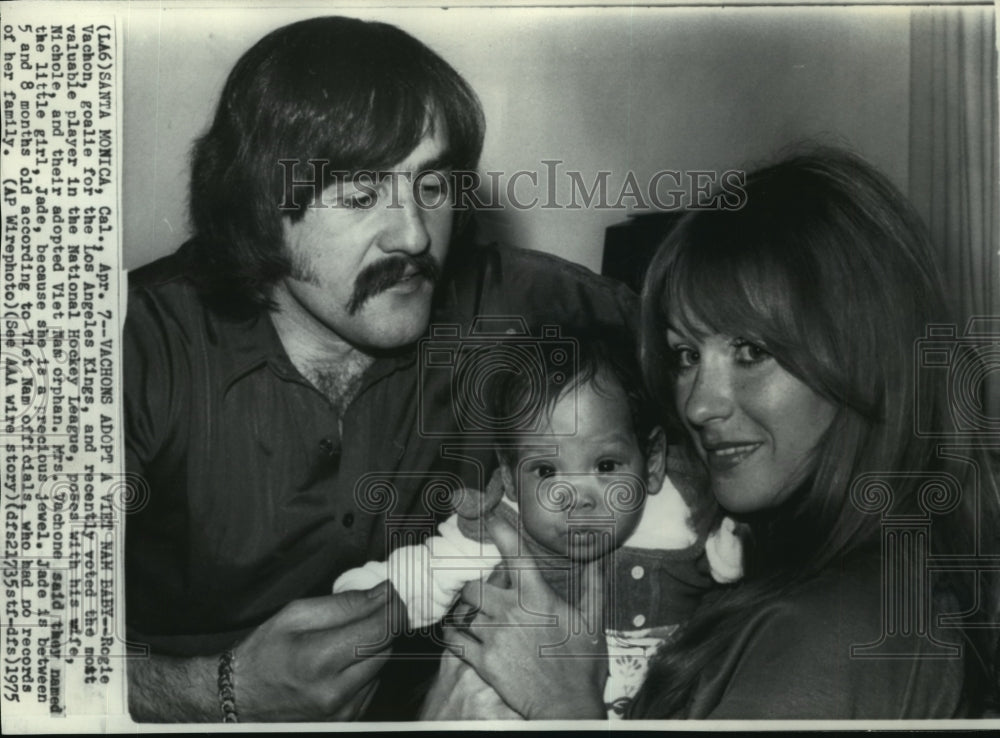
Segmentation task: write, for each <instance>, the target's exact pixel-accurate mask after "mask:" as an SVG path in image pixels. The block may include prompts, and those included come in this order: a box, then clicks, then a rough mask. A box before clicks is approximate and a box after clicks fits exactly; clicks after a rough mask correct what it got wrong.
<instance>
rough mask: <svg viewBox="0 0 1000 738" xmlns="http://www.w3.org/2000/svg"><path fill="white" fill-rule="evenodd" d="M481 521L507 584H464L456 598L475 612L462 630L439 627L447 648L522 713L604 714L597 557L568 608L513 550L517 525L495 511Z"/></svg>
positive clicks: (532, 715) (531, 715)
mask: <svg viewBox="0 0 1000 738" xmlns="http://www.w3.org/2000/svg"><path fill="white" fill-rule="evenodd" d="M486 525H487V527H488V528H489V532H490V535H491V537H492V539H493V542H494V543H495V544H496V546H497V548H499V549H500V552H501V553H502V554H503V556H504V562H505V565H506V566H507V568H508V569H510V570H511V571H510V577H511V581H512V583H513V585H514V586H513V587H512V588H510V589H505V588H501V587H498V586H495V585H493V584H485V583H484V584H480V583H479V582H470V583H469V584H468V585H466V587H465V589H464V590H463V593H462V599H463V600H464V601H465V602H467V603H469V604H470V605H472V606H473V607H475V608H477V609H478V611H479V612H478V613H477V614H476V617H475V619H474V620H473V621H472V622H471V623H470V624H469V625H468V627H467V628H466V629H463V628H454V627H452V628H445V630H444V634H445V641H446V642H447V644H448V648H449V649H450V650H451V651H452V652H453V653H455V654H456V655H458V656H460V657H461V658H462V659H463V660H464V661H465V662H467V663H469V664H470V665H472V667H473V668H474V669H475V670H476V672H477V673H478V674H479V675H480V676H481V677H482V678H483V680H484V681H486V682H487V683H488V684H490V685H491V686H492V687H493V688H494V689H495V690H496V691H497V692H498V693H499V694H500V696H501V697H502V698H503V700H504V701H505V702H506V703H507V704H508V705H510V706H511V707H512V708H513V709H514V710H516V711H517V712H518V713H520V714H521V715H524V716H525V717H527V718H528V719H536V720H537V719H557V718H562V719H578V720H580V719H596V718H604V717H606V713H605V711H604V699H603V693H604V683H605V681H606V680H607V669H608V665H607V660H608V657H607V645H606V643H605V640H604V634H603V630H602V628H601V623H602V620H601V613H602V608H603V580H602V578H601V575H600V565H601V562H600V561H597V562H593V563H591V564H589V565H588V566H587V567H586V568H585V569H584V571H583V574H584V586H583V591H582V596H581V597H580V607H573V606H572V605H570V604H569V603H568V602H566V601H565V600H563V599H561V598H560V597H559V596H558V595H557V594H556V593H555V592H553V591H552V589H551V588H550V587H549V586H548V584H546V583H545V580H544V579H543V578H542V575H541V572H539V571H538V570H537V569H534V568H532V567H533V563H532V560H531V559H525V558H520V557H519V556H518V536H517V531H515V530H514V529H513V528H512V527H511V526H510V525H509V524H508V523H506V522H505V521H504V520H502V519H501V518H500V517H499V516H490V517H488V518H487V519H486ZM518 580H520V586H518V584H517V582H518Z"/></svg>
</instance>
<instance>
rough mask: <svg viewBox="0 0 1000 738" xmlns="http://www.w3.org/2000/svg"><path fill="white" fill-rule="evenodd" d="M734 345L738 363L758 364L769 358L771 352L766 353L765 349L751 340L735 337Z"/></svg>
mask: <svg viewBox="0 0 1000 738" xmlns="http://www.w3.org/2000/svg"><path fill="white" fill-rule="evenodd" d="M735 346H736V361H738V362H739V363H740V364H759V363H761V362H762V361H765V360H767V359H769V358H771V354H770V353H768V351H767V349H765V348H764V347H763V346H760V345H759V344H756V343H753V342H751V341H746V340H744V339H737V340H736V342H735Z"/></svg>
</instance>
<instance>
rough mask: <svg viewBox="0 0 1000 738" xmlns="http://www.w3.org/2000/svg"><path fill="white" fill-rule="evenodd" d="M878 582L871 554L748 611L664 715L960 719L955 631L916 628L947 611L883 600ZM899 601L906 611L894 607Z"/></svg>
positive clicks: (916, 600) (907, 600) (915, 601)
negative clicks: (673, 711)
mask: <svg viewBox="0 0 1000 738" xmlns="http://www.w3.org/2000/svg"><path fill="white" fill-rule="evenodd" d="M882 578H883V575H882V572H881V562H880V561H879V559H878V556H876V557H870V558H868V559H866V560H864V561H861V562H855V563H852V564H850V565H841V566H838V567H836V568H830V569H828V570H827V571H825V572H824V573H823V574H821V575H820V576H818V577H817V578H815V579H813V580H812V581H810V582H808V583H806V584H805V585H803V586H801V587H799V588H797V589H796V590H795V591H794V592H793V593H791V594H789V595H787V596H784V597H781V598H779V599H777V600H774V601H772V602H770V603H768V604H766V605H763V606H761V607H760V609H758V610H756V611H753V612H748V613H747V614H746V619H745V623H744V625H743V627H742V629H741V630H740V631H739V633H738V635H737V637H736V638H735V640H734V641H733V643H732V645H731V646H730V647H729V648H728V649H726V651H725V652H724V653H723V654H722V656H721V657H720V658H718V659H717V660H715V661H714V662H712V663H710V664H709V667H708V668H706V669H705V670H704V671H703V672H702V674H701V676H700V677H699V679H698V682H697V684H696V686H695V689H694V692H693V694H692V697H691V700H690V701H689V703H688V708H687V710H686V711H685V714H682V715H674V716H672V717H689V718H700V719H715V720H724V719H742V720H746V719H761V720H766V719H824V720H835V719H869V720H871V719H922V718H924V719H926V718H952V717H963V716H965V710H966V708H965V707H964V705H963V704H962V685H963V680H964V667H963V660H962V657H961V650H960V647H959V642H960V641H961V636H960V634H959V631H958V630H957V629H956V628H945V627H936V626H935V627H931V625H926V626H925V625H924V623H928V624H933V623H934V621H935V620H936V619H937V616H938V615H940V614H942V613H946V612H949V611H951V610H954V609H956V608H955V607H951V608H949V607H948V606H943V607H942V606H941V605H940V604H939V603H937V602H935V604H934V605H933V612H931V610H932V607H931V606H930V605H929V603H926V599H925V601H924V603H921V602H920V600H921V599H922V598H921V597H919V596H913V595H914V594H915V591H914V590H911V591H910V595H911V596H910V597H900V596H898V595H899V593H898V592H896V593H894V594H893V595H892V596H885V597H883V590H884V589H892V588H883V584H882ZM936 599H940V598H936ZM908 605H915V606H916V609H915V610H914V609H910V610H907V609H900V608H906V607H907V606H908ZM925 605H926V612H921V610H924V609H925V608H924V606H925ZM911 614H912V615H918V616H919V617H911ZM924 618H927V619H926V620H925V619H924ZM908 623H909V624H910V625H912V626H913V627H906V626H907V624H908ZM894 625H895V626H896V630H897V634H896V635H895V636H893V635H891V631H892V630H893V626H894ZM904 627H905V628H906V631H908V632H904ZM649 717H653V716H649ZM657 717H659V716H657Z"/></svg>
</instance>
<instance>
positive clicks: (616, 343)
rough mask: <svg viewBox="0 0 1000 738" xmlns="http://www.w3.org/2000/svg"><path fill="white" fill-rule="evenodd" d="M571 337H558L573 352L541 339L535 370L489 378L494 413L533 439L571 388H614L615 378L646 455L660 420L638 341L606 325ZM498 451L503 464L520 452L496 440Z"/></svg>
mask: <svg viewBox="0 0 1000 738" xmlns="http://www.w3.org/2000/svg"><path fill="white" fill-rule="evenodd" d="M568 338H569V339H571V340H570V341H568V342H567V341H565V337H564V338H562V339H560V341H559V345H560V347H565V346H566V344H567V343H568V344H569V345H570V346H571V347H572V349H571V351H570V353H572V354H573V355H572V356H567V355H566V351H560V350H559V349H558V348H557V349H555V350H548V349H549V347H548V346H546V344H545V342H544V341H542V342H540V343H539V348H540V349H541V351H540V352H539V357H538V358H539V360H540V362H541V363H540V366H539V367H537V369H535V368H534V367H532V369H531V370H529V369H527V368H525V369H522V370H521V371H516V372H514V371H509V372H497V373H496V374H494V375H493V376H492V377H490V378H489V380H488V381H487V384H486V386H485V387H484V390H485V399H486V403H487V404H488V407H489V408H490V412H491V414H492V416H493V417H494V418H515V417H516V418H517V423H516V428H523V429H524V431H523V433H519V434H518V435H519V436H520V437H522V438H523V437H525V436H527V437H530V436H531V435H532V433H540V428H541V427H542V426H543V425H544V419H545V418H546V417H548V416H549V415H550V414H551V413H552V409H553V408H554V407H555V404H556V403H557V402H558V401H559V400H560V399H562V398H563V397H564V396H565V395H566V393H567V392H572V391H575V390H576V388H577V387H580V386H583V385H587V384H593V386H594V387H596V388H597V390H598V391H604V390H606V389H610V388H609V387H608V383H609V382H614V383H617V384H618V385H619V386H621V388H622V390H623V391H624V393H625V396H626V398H627V399H628V408H629V417H630V418H631V419H632V430H633V432H634V433H635V436H636V440H637V441H638V443H639V447H640V449H642V452H643V455H647V454H648V452H649V443H650V435H651V434H652V432H653V430H654V429H655V428H656V427H657V426H659V425H660V418H659V415H658V413H657V412H656V408H655V406H654V404H653V402H652V400H651V399H650V397H649V395H648V393H647V392H646V388H645V385H644V384H643V380H642V372H641V370H640V368H639V361H638V349H637V345H636V341H635V339H634V338H633V337H632V336H631V335H630V334H629V333H628V332H627V330H625V329H622V328H618V329H617V330H612V329H611V328H610V327H602V326H598V327H593V328H591V329H588V330H587V331H585V332H580V333H577V334H575V335H572V336H569V337H568ZM539 370H540V371H539ZM512 430H513V428H512ZM497 440H498V441H499V440H500V439H499V438H498V439H497ZM497 451H498V454H499V456H500V459H501V460H502V461H503V462H504V463H506V464H508V465H513V464H514V463H515V462H516V459H515V458H514V457H515V455H516V451H515V449H514V448H512V447H511V445H510V444H499V443H498V449H497Z"/></svg>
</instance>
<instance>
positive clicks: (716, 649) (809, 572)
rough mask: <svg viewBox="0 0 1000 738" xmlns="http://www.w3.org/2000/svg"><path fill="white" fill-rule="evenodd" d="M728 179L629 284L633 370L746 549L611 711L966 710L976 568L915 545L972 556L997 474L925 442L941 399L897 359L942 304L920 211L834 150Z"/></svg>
mask: <svg viewBox="0 0 1000 738" xmlns="http://www.w3.org/2000/svg"><path fill="white" fill-rule="evenodd" d="M746 192H747V202H746V207H745V208H743V209H742V210H740V211H736V212H701V213H695V214H693V215H691V216H689V217H687V218H686V219H684V220H683V221H682V222H681V223H680V224H679V225H678V227H677V229H676V230H675V231H674V232H673V233H671V235H670V237H669V238H668V239H667V241H666V243H664V244H663V246H662V247H661V249H660V250H659V252H658V253H657V256H656V258H655V259H654V262H653V264H652V265H651V267H650V269H649V272H648V274H647V279H646V282H645V286H644V290H643V310H642V315H643V329H642V351H643V357H642V358H643V367H644V370H645V372H646V377H647V381H648V382H649V383H650V385H651V387H652V388H653V389H654V390H655V391H657V393H658V394H659V396H660V397H662V398H664V399H665V400H666V401H665V402H664V407H665V408H667V409H668V410H669V411H671V415H672V416H673V417H674V418H676V419H677V420H678V421H679V423H680V425H682V426H683V427H684V429H685V430H686V431H687V432H686V434H685V436H686V439H687V442H688V446H689V448H690V449H691V451H693V452H694V454H695V455H696V456H697V457H699V458H700V459H701V460H702V461H703V462H704V464H705V465H706V467H707V469H708V480H709V484H708V487H709V490H710V491H711V493H712V502H714V503H715V504H717V505H718V506H720V507H721V508H723V509H726V510H729V511H730V512H731V513H733V514H736V515H738V516H740V518H741V519H742V520H743V522H744V523H745V530H746V532H747V541H746V543H747V545H746V547H745V570H746V577H745V579H744V580H743V582H742V583H741V584H740V585H738V586H736V587H734V588H732V589H731V590H730V591H727V592H724V593H722V594H721V596H719V597H718V598H716V599H715V600H714V601H713V602H711V603H706V605H705V606H703V608H702V609H701V612H700V613H699V615H698V617H697V618H696V619H695V620H693V621H692V622H691V623H689V625H688V627H687V628H686V629H685V631H684V633H682V634H681V636H680V637H679V638H678V639H677V641H676V642H675V643H674V644H673V648H671V649H670V650H669V651H668V652H666V653H664V654H663V657H662V658H661V659H660V660H659V662H658V663H657V664H656V665H655V667H654V669H653V670H652V674H651V677H650V678H649V680H648V681H647V683H646V686H645V688H644V689H643V691H642V693H641V695H640V697H639V699H638V700H637V702H636V704H635V707H634V710H635V714H636V715H642V716H652V715H658V716H667V715H674V716H688V717H717V718H723V717H759V718H767V717H776V718H782V717H788V718H792V717H801V718H810V717H815V718H906V717H913V718H918V717H953V716H956V715H963V714H976V713H978V712H980V711H981V710H982V709H983V705H984V701H985V700H986V699H987V698H988V697H989V694H990V691H991V687H993V688H995V683H991V682H992V676H993V675H992V668H993V665H992V652H993V649H992V648H991V645H990V644H992V643H995V641H996V638H997V631H996V630H995V629H989V628H977V627H974V624H975V623H977V622H978V623H980V624H982V623H988V622H993V621H995V620H996V615H997V602H998V601H997V597H998V591H997V583H996V572H994V571H989V570H988V569H989V566H988V564H987V562H986V561H985V560H984V559H983V560H982V566H981V568H982V569H983V570H982V571H981V572H979V576H978V577H977V575H976V574H975V573H974V572H970V571H969V570H965V571H948V570H943V571H932V570H931V568H930V565H929V562H928V560H927V558H926V557H927V556H928V555H930V556H932V557H934V559H935V560H936V561H941V560H943V559H944V558H945V557H949V556H954V557H966V558H970V557H973V556H974V555H975V554H977V553H978V554H980V555H982V554H986V553H990V554H993V555H995V554H996V552H997V487H996V479H995V476H994V473H993V472H991V467H990V465H989V460H988V459H987V458H986V457H985V455H983V454H982V452H981V451H979V450H976V449H975V448H972V447H971V446H974V444H966V445H967V446H969V447H968V448H962V449H958V448H952V449H950V450H947V449H942V448H939V447H940V446H941V441H942V437H948V436H953V435H954V432H955V430H956V429H955V427H954V423H953V421H952V416H953V414H954V413H955V411H956V409H957V408H955V407H954V406H953V405H952V404H951V403H952V402H953V399H950V397H949V393H948V386H947V383H948V379H949V378H948V377H947V371H946V370H944V371H943V370H942V368H941V367H940V366H930V365H928V366H921V353H920V348H921V343H920V339H921V338H922V337H925V336H926V335H928V328H929V327H931V326H933V325H934V324H940V323H943V322H945V321H946V319H947V312H946V308H945V304H944V299H943V295H942V289H941V286H940V278H939V275H938V273H937V271H936V269H935V267H934V262H933V259H932V255H931V252H930V246H929V242H928V239H927V236H926V235H925V232H924V230H923V228H922V226H921V223H920V219H919V218H918V217H917V216H916V214H915V213H914V212H913V211H912V209H911V208H910V207H909V205H908V204H907V202H906V201H905V199H904V198H903V197H902V195H901V194H900V193H899V192H898V191H897V190H896V189H895V188H894V187H893V185H892V184H891V183H890V182H889V181H888V180H887V179H886V178H885V177H884V176H883V175H881V174H880V173H879V172H877V171H876V170H874V169H873V168H872V167H870V166H869V165H867V164H866V163H865V162H863V161H862V160H860V159H858V158H856V157H854V156H851V155H849V154H846V153H844V152H839V151H830V150H823V151H817V152H814V153H812V154H809V155H802V156H799V157H795V158H791V159H788V160H786V161H784V162H782V163H779V164H777V165H774V166H771V167H768V168H766V169H763V170H760V171H758V172H756V173H755V174H753V175H751V176H750V177H749V178H748V181H747V185H746ZM956 348H957V347H956ZM967 358H970V360H971V357H967ZM967 399H968V398H967ZM918 416H919V422H918ZM928 429H930V430H931V431H933V432H927V431H928ZM958 445H961V444H958ZM907 521H909V522H907ZM949 614H954V615H956V617H951V618H947V615H949ZM962 614H964V617H963V615H962ZM940 617H944V618H945V619H944V620H939V618H940ZM946 625H947V626H948V627H945V626H946ZM970 625H971V626H972V627H969V626H970ZM959 653H961V654H962V655H961V657H959Z"/></svg>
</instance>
